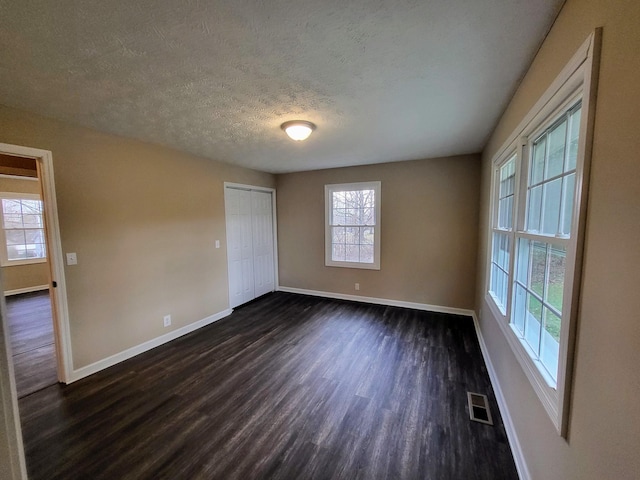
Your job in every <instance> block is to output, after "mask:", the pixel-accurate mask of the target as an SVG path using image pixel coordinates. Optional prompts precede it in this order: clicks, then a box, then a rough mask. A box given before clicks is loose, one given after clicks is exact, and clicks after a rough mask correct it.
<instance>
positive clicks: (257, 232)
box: [251, 191, 274, 297]
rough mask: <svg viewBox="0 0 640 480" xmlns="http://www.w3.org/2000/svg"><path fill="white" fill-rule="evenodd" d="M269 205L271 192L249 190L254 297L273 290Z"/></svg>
mask: <svg viewBox="0 0 640 480" xmlns="http://www.w3.org/2000/svg"><path fill="white" fill-rule="evenodd" d="M271 205H272V203H271V193H269V192H257V191H252V192H251V215H252V225H253V270H254V280H255V295H256V297H259V296H260V295H264V294H265V293H269V292H272V291H273V290H274V288H273V283H274V282H273V277H274V271H273V214H272V212H271Z"/></svg>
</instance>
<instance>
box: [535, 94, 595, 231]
mask: <svg viewBox="0 0 640 480" xmlns="http://www.w3.org/2000/svg"><path fill="white" fill-rule="evenodd" d="M581 112H582V108H581V103H580V102H578V103H577V104H576V105H574V106H573V107H572V108H571V109H569V110H568V111H567V112H566V113H565V114H564V115H563V116H562V117H561V118H560V119H559V120H558V121H556V122H555V124H554V125H552V126H551V127H550V128H548V129H547V130H545V131H544V132H543V133H542V134H541V135H540V136H539V137H538V138H537V139H536V140H535V141H534V142H533V144H532V148H531V158H532V161H531V162H530V163H531V165H530V168H529V177H528V185H527V209H526V211H527V219H526V227H525V230H526V231H527V232H529V233H539V234H542V235H552V236H565V237H569V236H570V234H571V219H572V218H573V205H574V193H575V182H576V157H577V151H578V148H577V147H578V140H579V138H578V137H579V132H580V130H579V127H580V115H581Z"/></svg>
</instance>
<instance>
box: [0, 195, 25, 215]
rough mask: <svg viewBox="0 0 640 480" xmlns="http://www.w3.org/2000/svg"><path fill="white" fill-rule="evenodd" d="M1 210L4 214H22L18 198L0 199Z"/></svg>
mask: <svg viewBox="0 0 640 480" xmlns="http://www.w3.org/2000/svg"><path fill="white" fill-rule="evenodd" d="M2 211H3V212H4V213H5V214H14V215H22V204H21V203H20V200H10V199H7V198H5V199H3V200H2Z"/></svg>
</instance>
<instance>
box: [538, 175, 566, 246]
mask: <svg viewBox="0 0 640 480" xmlns="http://www.w3.org/2000/svg"><path fill="white" fill-rule="evenodd" d="M543 189H544V190H543V191H544V209H543V214H542V233H546V234H548V235H556V234H557V233H558V224H559V221H560V198H561V193H562V179H561V178H558V179H556V180H553V181H552V182H549V183H545V184H544V185H543Z"/></svg>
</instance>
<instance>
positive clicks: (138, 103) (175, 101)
mask: <svg viewBox="0 0 640 480" xmlns="http://www.w3.org/2000/svg"><path fill="white" fill-rule="evenodd" d="M561 4H562V1H561V0H535V1H533V0H394V1H384V0H347V1H345V0H340V1H337V0H318V1H310V0H297V1H294V0H267V1H264V0H263V1H261V0H226V1H225V0H208V1H205V0H202V1H199V0H181V1H180V0H56V1H52V0H31V1H26V0H15V1H10V0H0V18H1V19H2V21H1V24H2V27H1V28H0V45H1V46H0V103H2V104H5V105H9V106H14V107H18V108H23V109H26V110H31V111H35V112H38V113H41V114H43V115H46V116H50V117H54V118H58V119H61V120H65V121H69V122H72V123H75V124H80V125H84V126H89V127H92V128H95V129H98V130H102V131H107V132H111V133H115V134H119V135H124V136H128V137H133V138H138V139H142V140H145V141H149V142H153V143H157V144H163V145H168V146H171V147H173V148H176V149H179V150H183V151H187V152H191V153H194V154H197V155H201V156H204V157H207V158H212V159H216V160H221V161H224V162H229V163H235V164H239V165H243V166H247V167H251V168H256V169H259V170H264V171H270V172H290V171H298V170H310V169H319V168H328V167H335V166H346V165H359V164H367V163H378V162H389V161H401V160H411V159H420V158H429V157H437V156H444V155H455V154H462V153H471V152H478V151H480V150H481V149H482V148H483V146H484V143H485V141H486V140H487V137H488V135H489V133H490V132H491V130H492V129H493V127H494V126H495V123H496V121H497V119H498V118H499V115H500V113H501V112H502V110H503V109H504V107H505V106H506V103H507V101H508V100H509V98H510V96H511V95H512V94H513V91H514V89H515V87H516V86H517V82H518V80H519V78H521V77H522V75H523V74H524V71H525V70H526V68H527V66H528V65H529V63H530V61H531V59H532V58H533V55H534V54H535V51H536V49H537V47H538V45H539V44H540V43H541V41H542V39H543V37H544V35H545V33H546V32H547V31H548V29H549V27H550V25H551V23H552V21H553V18H554V17H555V14H556V12H557V11H558V9H559V7H560V6H561ZM298 118H300V119H305V120H310V121H313V122H314V123H316V124H317V126H318V129H317V130H316V132H315V133H314V134H313V135H312V136H311V138H310V139H309V140H307V141H306V142H303V143H294V142H293V141H291V140H289V139H288V138H287V137H286V136H285V135H284V133H283V132H282V131H281V130H280V128H279V127H280V124H281V123H282V122H284V121H286V120H291V119H298ZM0 137H1V132H0Z"/></svg>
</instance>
